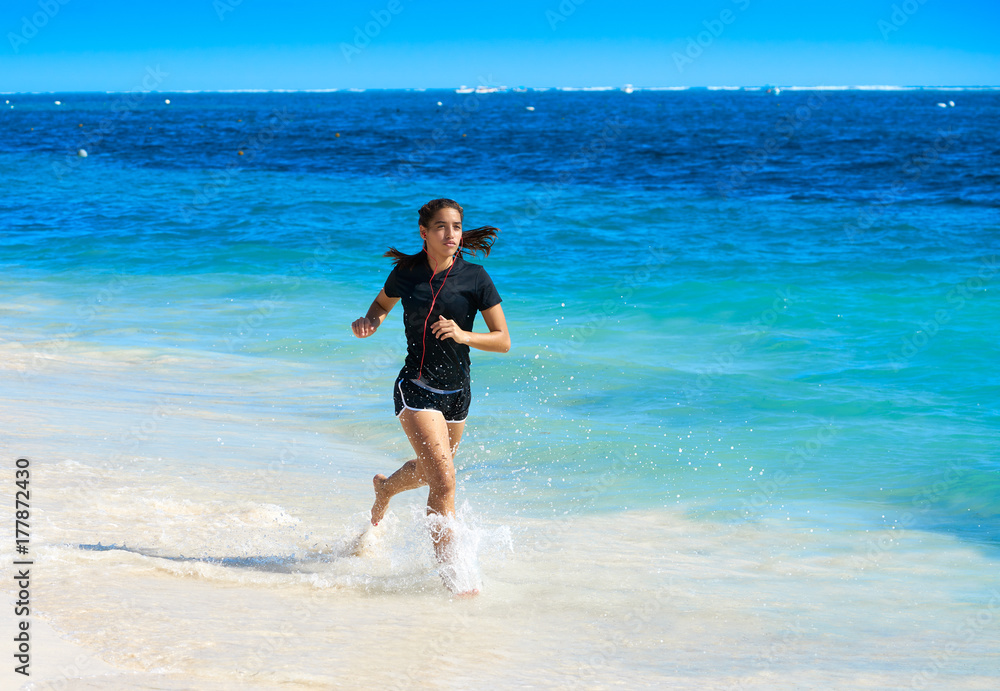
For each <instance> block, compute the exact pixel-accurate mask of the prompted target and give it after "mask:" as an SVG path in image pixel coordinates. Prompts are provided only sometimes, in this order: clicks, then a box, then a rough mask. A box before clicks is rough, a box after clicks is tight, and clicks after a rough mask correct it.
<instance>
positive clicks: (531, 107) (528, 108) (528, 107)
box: [524, 106, 535, 110]
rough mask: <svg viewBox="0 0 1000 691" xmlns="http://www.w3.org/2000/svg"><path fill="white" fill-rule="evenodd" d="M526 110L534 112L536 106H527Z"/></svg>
mask: <svg viewBox="0 0 1000 691" xmlns="http://www.w3.org/2000/svg"><path fill="white" fill-rule="evenodd" d="M524 109H525V110H534V109H535V106H525V107H524Z"/></svg>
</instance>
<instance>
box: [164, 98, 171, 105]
mask: <svg viewBox="0 0 1000 691" xmlns="http://www.w3.org/2000/svg"><path fill="white" fill-rule="evenodd" d="M163 102H164V103H166V104H167V105H168V106H169V105H170V99H169V98H165V99H163Z"/></svg>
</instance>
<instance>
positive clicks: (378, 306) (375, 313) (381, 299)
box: [351, 289, 399, 338]
mask: <svg viewBox="0 0 1000 691" xmlns="http://www.w3.org/2000/svg"><path fill="white" fill-rule="evenodd" d="M397 302H399V298H391V297H389V296H388V295H386V294H385V290H384V289H383V290H380V291H379V293H378V297H376V298H375V300H374V301H373V302H372V306H371V307H369V308H368V314H366V315H365V316H363V317H361V319H357V320H355V321H354V323H353V324H351V330H352V331H354V335H355V336H357V337H358V338H368V337H369V336H371V335H372V334H373V333H375V331H376V329H378V327H380V326H382V322H383V321H384V320H385V315H387V314H389V312H391V311H392V308H393V307H395V306H396V303H397Z"/></svg>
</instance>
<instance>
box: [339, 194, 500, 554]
mask: <svg viewBox="0 0 1000 691" xmlns="http://www.w3.org/2000/svg"><path fill="white" fill-rule="evenodd" d="M419 214H420V220H419V227H420V237H421V238H422V239H423V241H424V248H423V249H422V250H421V251H420V252H417V253H416V254H411V255H407V254H403V253H402V252H400V251H398V250H396V249H395V248H389V251H388V252H386V253H385V255H384V256H386V257H391V258H392V259H393V261H394V263H395V267H394V268H393V269H392V271H391V272H390V274H389V277H388V278H387V279H386V281H385V286H384V287H383V288H382V290H381V291H380V292H379V294H378V297H376V298H375V301H374V302H372V304H371V307H369V308H368V314H366V315H365V316H364V317H362V318H361V319H358V320H356V321H355V322H354V323H353V324H351V329H352V330H353V331H354V335H355V336H357V337H358V338H368V337H369V336H371V335H372V334H373V333H375V331H376V330H377V329H378V327H379V326H381V325H382V322H383V321H384V320H385V317H386V315H387V314H389V312H390V310H392V308H393V307H395V306H396V303H397V302H399V301H400V300H402V301H403V324H404V327H405V330H406V362H405V364H404V365H403V369H402V370H401V371H400V373H399V376H398V377H397V378H396V382H395V384H394V385H393V399H394V402H395V407H396V416H397V417H398V418H399V421H400V423H401V424H402V426H403V431H404V432H405V433H406V436H407V438H408V439H409V440H410V445H411V446H413V450H414V452H415V453H416V455H417V457H416V458H415V459H413V460H410V461H407V462H406V463H404V464H403V466H402V467H401V468H400V469H399V470H397V471H396V472H394V473H393V474H392V475H390V476H389V477H386V476H385V475H376V476H375V478H374V484H375V503H374V504H373V505H372V519H371V520H372V525H378V523H379V521H381V520H382V516H383V515H384V514H385V511H386V508H387V507H388V505H389V500H390V499H391V498H392V497H394V496H395V495H397V494H399V493H400V492H405V491H406V490H408V489H416V488H417V487H421V486H423V485H428V486H429V488H430V492H429V494H428V496H427V513H428V514H436V515H437V516H439V517H441V518H442V519H446V518H447V517H450V516H453V515H454V513H455V464H454V460H453V459H454V457H455V452H456V451H457V450H458V443H459V441H461V439H462V430H463V429H464V428H465V418H466V416H467V415H468V413H469V403H470V401H471V393H470V389H469V348H477V349H479V350H488V351H491V352H495V353H506V352H507V351H509V350H510V336H509V334H508V333H507V321H506V320H505V319H504V314H503V308H502V307H501V306H500V295H499V294H498V293H497V291H496V288H495V287H494V286H493V281H492V280H491V279H490V277H489V275H487V273H486V270H485V269H484V268H483V267H481V266H479V265H477V264H470V263H468V262H466V261H465V260H464V259H463V258H462V255H463V253H465V252H471V253H472V254H473V255H474V254H475V253H476V252H478V251H479V250H482V251H483V253H484V254H485V255H487V256H488V255H489V253H490V247H491V246H492V245H493V242H494V240H495V239H496V234H497V229H496V228H493V227H492V226H483V227H482V228H476V229H474V230H469V231H464V232H463V230H462V215H463V212H462V207H461V206H459V205H458V203H457V202H455V201H453V200H451V199H434V200H432V201H429V202H427V203H426V204H424V205H423V206H422V207H421V208H420V212H419ZM476 312H482V313H483V320H484V321H485V322H486V328H488V329H489V333H476V332H473V331H472V325H473V321H474V320H475V318H476ZM431 525H432V528H431V539H432V540H433V541H434V551H435V553H436V555H437V558H438V561H440V562H448V561H449V557H450V550H449V544H450V542H451V531H450V530H449V529H448V527H447V521H446V520H444V521H443V520H437V521H434V522H432V524H431Z"/></svg>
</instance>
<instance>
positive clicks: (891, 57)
mask: <svg viewBox="0 0 1000 691" xmlns="http://www.w3.org/2000/svg"><path fill="white" fill-rule="evenodd" d="M998 29H1000V2H998V1H997V0H976V1H974V0H885V1H883V0H865V1H864V2H862V1H860V0H842V1H839V2H832V1H830V2H802V1H801V0H800V1H799V2H793V1H792V0H689V1H687V2H671V1H669V0H661V1H660V2H609V1H608V0H506V1H504V2H499V1H491V0H484V1H482V2H469V0H465V1H464V2H450V1H446V2H434V1H433V0H370V1H355V0H347V1H344V2H333V1H330V2H318V1H296V0H286V1H285V2H273V1H270V0H172V1H171V2H165V1H161V2H142V1H141V0H129V1H127V2H126V1H119V0H104V1H99V0H7V1H5V2H3V3H2V8H0V91H8V92H9V91H89V90H95V91H103V90H129V89H132V88H135V87H136V86H138V85H140V84H141V83H142V81H143V78H144V77H145V76H146V75H148V74H149V70H150V69H152V70H154V71H157V74H158V75H160V76H159V77H158V78H157V83H156V84H155V86H156V88H157V90H161V91H172V90H185V89H324V88H350V87H363V88H434V87H446V88H451V87H455V86H458V85H461V84H467V85H470V86H472V85H477V84H480V83H486V84H495V85H507V86H518V85H524V86H598V85H607V86H620V85H623V84H635V85H637V86H705V85H759V84H770V83H773V84H781V85H793V84H794V85H870V84H903V85H1000V41H998V40H997V39H996V36H997V33H998ZM149 83H150V82H149V80H148V79H147V84H149Z"/></svg>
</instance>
